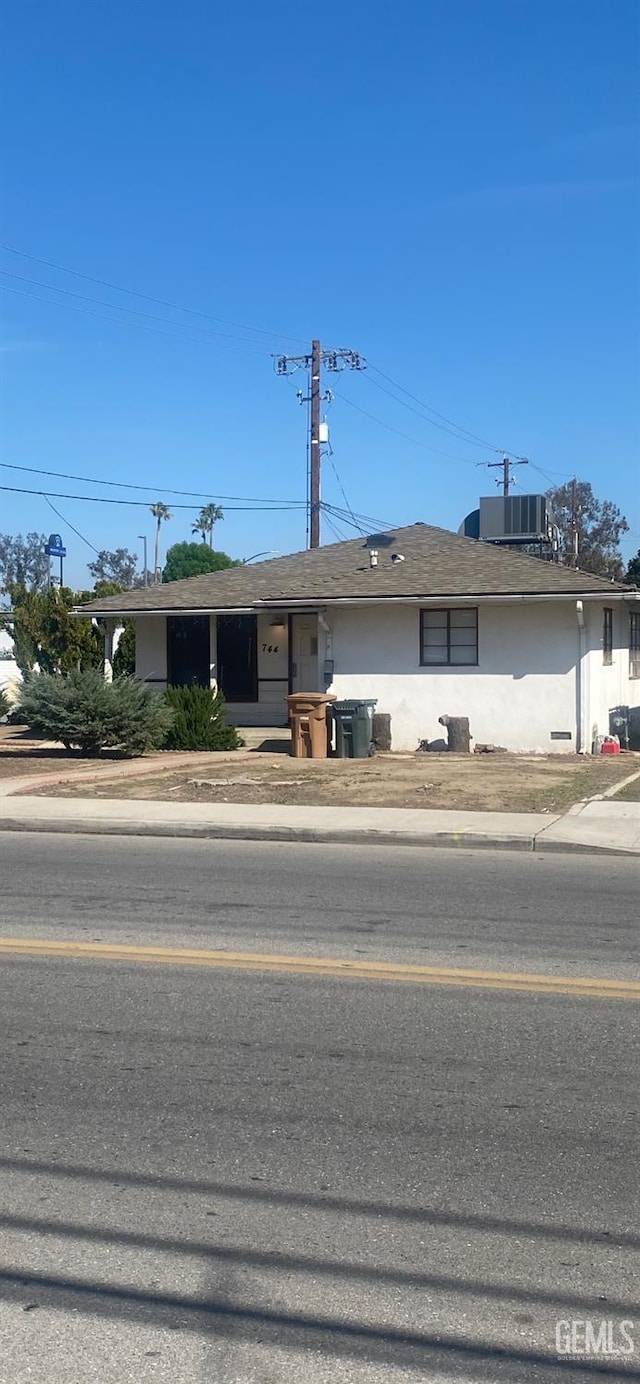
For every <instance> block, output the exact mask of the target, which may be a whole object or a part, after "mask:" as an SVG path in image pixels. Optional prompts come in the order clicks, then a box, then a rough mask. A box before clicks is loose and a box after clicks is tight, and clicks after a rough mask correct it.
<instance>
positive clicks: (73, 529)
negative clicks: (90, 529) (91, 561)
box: [44, 495, 100, 556]
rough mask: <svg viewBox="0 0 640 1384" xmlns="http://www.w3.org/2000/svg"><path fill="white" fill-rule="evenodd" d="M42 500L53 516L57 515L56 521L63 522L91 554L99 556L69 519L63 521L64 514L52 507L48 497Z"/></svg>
mask: <svg viewBox="0 0 640 1384" xmlns="http://www.w3.org/2000/svg"><path fill="white" fill-rule="evenodd" d="M44 499H45V500H46V502H47V504H48V506H49V509H52V510H53V512H54V514H57V516H58V519H61V520H62V522H63V524H66V526H67V528H68V529H71V530H72V532H73V533H75V534H76V536H77V537H78V538H81V539H82V542H83V543H86V545H87V547H88V548H91V551H92V553H97V554H98V556H99V555H100V550H99V548H94V546H93V543H90V542H89V539H88V538H85V536H84V534H83V533H80V530H79V529H76V528H75V527H74V525H73V524H72V523H71V522H70V520H69V519H65V517H64V514H61V513H60V510H59V509H56V507H55V505H52V503H51V500H50V499H49V496H48V495H45V496H44Z"/></svg>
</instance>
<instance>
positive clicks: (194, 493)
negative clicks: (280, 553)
mask: <svg viewBox="0 0 640 1384" xmlns="http://www.w3.org/2000/svg"><path fill="white" fill-rule="evenodd" d="M0 470H3V471H27V472H28V473H29V475H32V476H55V477H56V479H57V480H61V481H84V482H86V483H87V484H88V485H109V486H116V487H117V488H118V489H119V490H148V491H149V493H150V494H152V495H155V494H157V491H158V487H157V485H136V484H134V483H133V481H107V480H99V479H96V477H95V476H76V475H74V474H73V473H72V472H69V471H46V470H44V469H43V468H42V467H40V466H18V465H17V463H15V462H11V461H0ZM162 489H163V491H164V494H165V495H183V496H186V497H188V498H190V499H194V500H238V501H239V502H241V503H245V502H246V503H249V502H250V503H251V504H258V505H272V504H273V505H292V506H294V505H300V507H302V506H303V505H304V500H265V499H261V498H259V497H257V496H255V495H214V494H213V493H212V492H211V491H210V490H170V489H169V487H168V486H163V487H162ZM190 508H193V506H190Z"/></svg>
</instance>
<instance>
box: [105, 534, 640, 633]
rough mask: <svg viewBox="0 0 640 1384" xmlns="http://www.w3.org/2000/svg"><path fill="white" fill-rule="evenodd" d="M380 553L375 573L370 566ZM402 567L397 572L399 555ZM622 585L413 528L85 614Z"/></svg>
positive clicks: (214, 575) (582, 591) (231, 571)
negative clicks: (372, 555)
mask: <svg viewBox="0 0 640 1384" xmlns="http://www.w3.org/2000/svg"><path fill="white" fill-rule="evenodd" d="M374 547H375V548H377V549H378V565H377V567H373V568H372V567H371V566H370V563H369V552H368V549H370V548H374ZM393 553H396V554H402V556H403V557H404V561H403V562H392V561H391V557H392V554H393ZM624 590H625V587H623V586H621V585H620V584H619V583H613V582H610V581H606V580H605V579H604V578H602V577H594V576H592V575H591V574H590V573H588V572H579V571H578V572H576V571H572V570H571V569H569V568H567V567H560V566H558V565H557V564H556V563H552V562H542V561H540V559H539V558H535V557H529V556H528V555H526V554H524V553H519V552H518V551H516V550H514V549H513V548H502V547H497V546H495V545H494V544H491V543H480V542H478V541H477V540H476V539H473V538H461V537H460V536H459V535H458V534H454V533H450V532H449V531H448V529H437V528H433V527H432V526H431V525H429V524H411V525H410V526H409V527H408V528H401V529H393V530H390V531H389V532H387V533H384V534H382V533H380V534H375V535H371V536H370V537H369V538H354V539H349V540H348V541H347V542H344V543H332V544H330V545H328V546H327V547H324V548H316V549H311V550H306V551H305V552H301V553H292V554H291V555H290V556H288V557H278V558H271V559H270V561H268V562H260V563H255V564H252V565H249V566H242V567H232V568H228V569H227V570H225V571H223V572H209V573H207V574H206V576H201V577H189V578H188V579H187V580H185V581H176V582H169V583H167V585H161V586H153V587H149V588H148V589H146V590H137V591H127V592H125V593H124V594H123V595H121V596H109V597H105V598H104V599H103V600H97V601H92V602H91V603H90V604H89V605H86V606H83V607H82V608H81V611H82V614H83V615H84V614H88V615H98V614H105V615H106V614H108V613H109V612H113V613H115V612H118V613H120V612H123V613H126V612H131V613H134V612H138V613H140V614H144V612H145V611H165V610H166V611H181V610H190V611H195V610H203V611H204V610H234V609H235V610H238V609H247V608H248V607H252V606H254V605H260V604H261V603H262V602H265V601H266V602H272V603H278V604H282V605H283V606H286V605H287V603H288V602H294V601H295V602H301V601H305V602H308V603H309V604H310V605H316V604H320V605H323V604H325V603H330V602H331V601H334V600H342V601H344V600H349V599H353V600H363V599H364V600H372V601H378V600H379V601H384V600H387V599H391V598H393V599H395V600H398V599H401V598H402V597H403V596H406V597H407V599H416V598H418V599H425V600H427V599H433V598H434V597H436V598H440V597H441V598H442V599H444V598H445V597H451V598H458V599H460V598H473V597H476V596H478V597H482V596H501V595H504V596H516V595H527V596H535V595H542V596H563V595H564V596H575V597H578V596H580V595H588V594H602V595H605V594H606V593H607V592H609V593H611V592H612V591H619V592H622V591H624Z"/></svg>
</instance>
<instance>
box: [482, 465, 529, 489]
mask: <svg viewBox="0 0 640 1384" xmlns="http://www.w3.org/2000/svg"><path fill="white" fill-rule="evenodd" d="M528 465H529V462H528V460H527V458H526V457H517V458H516V460H515V461H512V460H511V457H507V456H504V457H503V458H502V461H488V462H487V466H488V467H489V469H490V470H493V469H494V467H497V468H498V470H500V471H502V494H503V495H504V496H505V497H506V496H507V495H508V494H509V489H510V487H511V481H512V476H511V467H512V466H528Z"/></svg>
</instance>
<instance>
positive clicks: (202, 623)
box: [167, 615, 211, 687]
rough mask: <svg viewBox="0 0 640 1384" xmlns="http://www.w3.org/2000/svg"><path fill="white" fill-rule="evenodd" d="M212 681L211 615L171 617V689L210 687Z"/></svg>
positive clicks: (169, 653)
mask: <svg viewBox="0 0 640 1384" xmlns="http://www.w3.org/2000/svg"><path fill="white" fill-rule="evenodd" d="M210 681H211V647H210V624H209V616H208V615H169V617H168V619H167V682H168V683H169V686H170V687H208V686H209V683H210Z"/></svg>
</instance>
